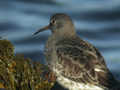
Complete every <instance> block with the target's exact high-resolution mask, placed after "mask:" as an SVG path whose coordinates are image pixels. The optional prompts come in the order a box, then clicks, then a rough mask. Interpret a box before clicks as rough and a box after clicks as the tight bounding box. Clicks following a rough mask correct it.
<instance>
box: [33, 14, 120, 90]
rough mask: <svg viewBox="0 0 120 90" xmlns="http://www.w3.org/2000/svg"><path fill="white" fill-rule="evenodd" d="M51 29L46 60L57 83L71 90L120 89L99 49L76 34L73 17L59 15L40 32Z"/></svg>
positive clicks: (51, 19)
mask: <svg viewBox="0 0 120 90" xmlns="http://www.w3.org/2000/svg"><path fill="white" fill-rule="evenodd" d="M46 30H50V31H51V35H50V36H49V37H48V40H47V42H46V45H45V50H44V54H45V58H46V61H47V65H48V67H49V68H50V70H51V71H52V72H53V73H54V74H55V75H56V78H57V79H56V81H57V82H58V83H59V84H60V85H61V86H62V87H64V88H66V89H68V90H120V88H119V89H113V86H114V87H117V86H116V85H118V80H116V79H115V78H114V76H113V75H112V73H111V72H110V70H109V69H108V68H107V65H106V62H105V60H104V57H103V56H102V55H101V53H100V52H99V50H98V49H97V48H96V47H95V46H94V45H92V44H91V43H89V42H88V41H85V40H83V39H82V38H81V37H80V36H79V35H78V34H77V32H76V30H75V26H74V24H73V21H72V19H71V17H70V16H69V15H67V14H65V13H56V14H53V15H52V16H51V17H50V23H49V24H48V25H47V26H45V27H43V28H41V29H39V30H38V31H37V32H35V33H34V34H33V35H37V34H38V33H39V32H42V31H46Z"/></svg>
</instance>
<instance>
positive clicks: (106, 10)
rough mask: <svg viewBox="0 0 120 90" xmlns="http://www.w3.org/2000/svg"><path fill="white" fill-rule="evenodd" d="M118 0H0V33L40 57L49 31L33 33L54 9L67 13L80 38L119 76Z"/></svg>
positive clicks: (18, 47)
mask: <svg viewBox="0 0 120 90" xmlns="http://www.w3.org/2000/svg"><path fill="white" fill-rule="evenodd" d="M119 8H120V0H109V1H108V0H99V1H98V0H86V1H84V0H79V1H77V2H75V1H73V0H57V1H55V0H48V1H47V0H1V1H0V36H2V37H3V38H5V39H9V40H10V41H11V42H12V43H13V44H14V45H15V52H16V53H22V54H24V55H25V56H26V57H30V58H32V59H34V60H39V59H41V62H42V63H44V61H43V59H44V56H43V53H42V52H43V48H44V44H45V41H46V40H47V37H48V35H49V34H50V32H43V33H41V34H39V36H37V37H32V33H34V32H35V31H37V29H39V28H40V27H42V26H44V25H47V24H48V23H49V17H50V16H51V15H52V14H54V13H57V12H64V13H68V14H69V15H70V16H71V17H72V19H73V21H74V24H75V27H76V29H77V33H78V34H79V35H80V36H81V38H83V39H85V40H88V41H89V42H90V43H92V44H93V45H95V46H96V47H97V48H99V50H100V51H101V53H102V55H103V56H104V58H105V60H106V63H107V65H108V67H109V69H110V70H111V71H112V72H113V73H115V75H116V77H117V78H119V79H120V70H119V68H118V67H119V65H120V9H119Z"/></svg>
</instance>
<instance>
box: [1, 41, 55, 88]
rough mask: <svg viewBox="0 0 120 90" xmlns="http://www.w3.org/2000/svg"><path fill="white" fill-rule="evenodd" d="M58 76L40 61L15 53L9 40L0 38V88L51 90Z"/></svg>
mask: <svg viewBox="0 0 120 90" xmlns="http://www.w3.org/2000/svg"><path fill="white" fill-rule="evenodd" d="M55 81H56V77H55V75H54V74H53V72H51V71H50V70H49V68H48V67H47V66H45V65H43V64H41V63H40V62H34V61H33V60H31V59H29V58H24V56H21V55H15V54H14V46H13V45H12V44H11V42H10V41H8V40H0V88H3V89H5V90H50V89H51V88H52V86H53V85H54V83H55Z"/></svg>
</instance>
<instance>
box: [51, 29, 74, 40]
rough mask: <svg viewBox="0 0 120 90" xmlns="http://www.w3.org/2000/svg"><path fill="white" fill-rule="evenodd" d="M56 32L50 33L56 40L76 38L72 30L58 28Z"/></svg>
mask: <svg viewBox="0 0 120 90" xmlns="http://www.w3.org/2000/svg"><path fill="white" fill-rule="evenodd" d="M55 31H56V32H54V33H52V36H53V37H55V38H56V39H61V38H70V37H74V36H76V32H75V30H74V28H65V29H64V28H60V30H59V29H58V30H55Z"/></svg>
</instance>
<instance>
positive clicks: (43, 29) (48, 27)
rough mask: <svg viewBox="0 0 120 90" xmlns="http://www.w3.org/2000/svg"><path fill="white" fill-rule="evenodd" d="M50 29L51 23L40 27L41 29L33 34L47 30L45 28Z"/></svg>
mask: <svg viewBox="0 0 120 90" xmlns="http://www.w3.org/2000/svg"><path fill="white" fill-rule="evenodd" d="M48 29H50V25H48V26H45V27H43V28H41V29H39V30H38V31H37V32H35V33H34V34H33V35H36V34H38V33H39V32H42V31H45V30H48Z"/></svg>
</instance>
